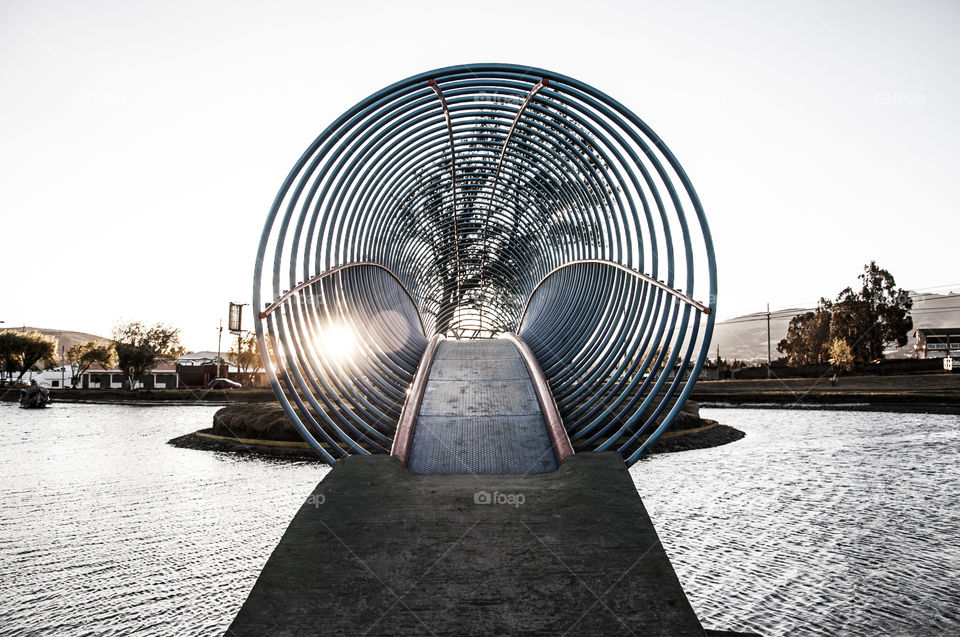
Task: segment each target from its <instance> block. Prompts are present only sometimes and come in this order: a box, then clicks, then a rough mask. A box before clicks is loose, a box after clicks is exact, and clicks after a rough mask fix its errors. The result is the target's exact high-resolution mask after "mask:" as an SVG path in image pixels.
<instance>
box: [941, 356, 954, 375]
mask: <svg viewBox="0 0 960 637" xmlns="http://www.w3.org/2000/svg"><path fill="white" fill-rule="evenodd" d="M943 369H945V370H946V371H948V372H952V371H953V359H952V358H950V357H949V356H948V357H947V358H945V359H943Z"/></svg>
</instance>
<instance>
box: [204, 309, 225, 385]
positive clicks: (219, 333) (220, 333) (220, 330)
mask: <svg viewBox="0 0 960 637" xmlns="http://www.w3.org/2000/svg"><path fill="white" fill-rule="evenodd" d="M222 342H223V319H220V327H219V328H218V329H217V373H216V374H214V378H220V344H221V343H222ZM204 383H206V381H204Z"/></svg>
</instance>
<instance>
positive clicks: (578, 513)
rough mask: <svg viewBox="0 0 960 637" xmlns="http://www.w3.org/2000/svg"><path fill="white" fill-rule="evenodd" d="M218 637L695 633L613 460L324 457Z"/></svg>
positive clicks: (698, 631) (595, 456)
mask: <svg viewBox="0 0 960 637" xmlns="http://www.w3.org/2000/svg"><path fill="white" fill-rule="evenodd" d="M227 634H229V635H238V636H241V635H251V636H253V635H256V636H260V635H289V636H292V635H315V634H325V635H327V634H331V635H339V634H350V635H361V634H363V635H484V636H486V635H491V634H493V635H560V634H571V635H584V634H590V635H619V634H638V635H652V636H658V635H663V636H667V635H669V636H675V637H683V636H685V635H697V636H702V635H703V634H704V632H703V629H702V628H701V626H700V623H699V621H698V620H697V618H696V616H695V615H694V613H693V610H692V608H691V607H690V604H689V602H688V601H687V598H686V596H685V595H684V592H683V590H682V588H681V586H680V583H679V582H678V580H677V577H676V575H675V574H674V572H673V568H672V567H671V565H670V562H669V559H668V558H667V555H666V553H665V552H664V550H663V548H662V546H661V545H660V540H659V538H658V537H657V533H656V530H655V529H654V528H653V524H652V523H651V522H650V519H649V517H648V516H647V513H646V511H645V509H644V507H643V503H642V502H641V500H640V497H639V496H638V495H637V492H636V490H635V489H634V486H633V481H632V480H631V478H630V475H629V473H628V472H627V470H626V467H625V466H624V464H623V460H622V459H621V458H620V456H619V455H617V454H616V453H613V452H606V453H588V454H581V455H576V456H573V457H571V458H569V459H567V461H565V462H564V463H563V464H562V465H561V466H560V467H559V469H558V470H557V471H555V472H553V473H543V474H536V475H516V476H492V475H483V476H476V475H458V476H447V475H445V476H432V475H414V474H411V473H409V472H408V471H407V470H406V469H405V468H404V467H403V465H402V464H401V463H400V462H399V461H398V460H396V459H395V458H392V457H389V456H353V457H350V458H346V459H344V460H341V461H340V462H338V463H337V464H336V466H335V467H334V468H333V470H332V471H331V472H330V473H329V474H328V475H327V477H326V478H325V479H324V480H323V481H322V482H321V483H320V484H319V485H318V486H317V488H316V490H315V491H314V492H313V493H312V494H311V495H310V497H308V498H307V500H306V502H305V503H304V505H303V506H302V507H301V509H300V511H299V512H298V513H297V515H296V516H295V517H294V519H293V521H292V522H291V523H290V526H289V528H288V529H287V531H286V533H285V534H284V536H283V538H282V539H281V541H280V544H279V545H278V546H277V548H276V549H275V550H274V552H273V554H272V555H271V556H270V559H269V560H268V562H267V565H266V566H265V567H264V569H263V572H262V573H261V574H260V577H259V579H258V580H257V582H256V584H255V585H254V588H253V591H252V592H251V593H250V596H249V597H248V599H247V600H246V602H245V603H244V605H243V607H242V608H241V610H240V612H239V613H238V615H237V617H236V619H235V620H234V622H233V624H232V625H231V626H230V630H229V631H228V633H227Z"/></svg>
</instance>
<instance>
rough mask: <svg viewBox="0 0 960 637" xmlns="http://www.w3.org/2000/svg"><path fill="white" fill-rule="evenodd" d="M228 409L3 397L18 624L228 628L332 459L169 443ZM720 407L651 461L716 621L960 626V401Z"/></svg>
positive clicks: (954, 630)
mask: <svg viewBox="0 0 960 637" xmlns="http://www.w3.org/2000/svg"><path fill="white" fill-rule="evenodd" d="M216 409H217V407H207V406H164V407H130V406H117V405H81V404H62V403H61V404H55V405H54V406H53V407H51V408H50V409H48V410H45V411H44V410H38V411H32V410H21V409H18V408H16V406H15V405H14V404H12V403H0V427H2V432H3V438H2V441H3V443H2V444H0V497H2V500H0V627H2V628H0V632H3V633H4V634H14V635H28V634H37V633H45V634H49V633H55V634H56V633H59V634H71V635H73V634H104V633H115V634H129V633H133V632H136V633H137V634H144V635H169V634H204V635H207V634H220V633H222V632H223V631H224V630H225V629H226V627H227V626H228V625H229V623H230V621H231V620H232V619H233V617H234V615H235V614H236V612H237V610H238V609H239V607H240V604H242V602H243V600H244V598H245V596H246V595H247V593H248V592H249V591H250V588H251V587H252V586H253V583H254V581H255V580H256V577H257V575H258V573H259V571H260V569H261V568H262V566H263V564H264V563H265V562H266V559H267V557H268V556H269V555H270V552H271V551H272V550H273V548H274V546H276V543H277V542H278V541H279V539H280V536H281V535H282V534H283V531H284V530H285V529H286V526H287V524H288V523H289V522H290V520H291V518H292V517H293V515H294V513H295V512H296V510H297V508H298V507H299V506H300V504H301V503H302V501H303V499H304V497H305V496H307V495H308V494H309V493H310V492H311V490H312V488H313V487H314V485H315V484H316V483H317V482H318V481H319V480H320V479H321V477H322V476H323V474H324V472H325V471H326V468H325V467H323V466H322V465H316V464H306V463H278V462H270V461H264V460H251V459H245V458H237V457H234V456H230V455H228V454H213V453H208V452H200V451H192V450H186V449H175V448H172V447H170V446H168V445H166V444H164V443H165V442H166V441H167V440H168V439H170V438H173V437H175V436H177V435H180V434H183V433H185V432H187V431H192V430H194V429H198V428H200V427H202V426H206V425H208V424H209V423H210V420H211V418H212V416H213V412H214V411H216ZM705 411H706V410H705ZM709 416H710V417H713V418H716V419H718V420H721V421H722V422H726V423H729V424H732V425H735V426H737V427H739V428H741V429H743V430H744V431H746V432H747V438H745V439H744V440H742V441H739V442H736V443H734V444H731V445H727V446H725V447H719V448H716V449H705V450H701V451H691V452H684V453H678V454H666V455H662V456H656V457H654V458H653V459H651V460H649V461H645V462H642V463H640V464H638V465H637V466H636V467H634V469H633V470H632V473H633V475H634V477H635V480H636V483H637V487H638V489H639V491H640V493H641V494H642V495H643V497H644V502H645V503H646V505H647V508H648V510H649V511H650V514H651V516H652V517H653V519H654V522H655V523H656V525H657V529H658V531H659V533H660V537H661V538H662V539H663V541H664V544H665V545H666V547H667V550H668V552H669V553H670V556H671V558H672V559H673V561H674V564H675V566H676V567H677V571H678V574H679V576H680V580H681V582H683V585H684V587H685V589H686V590H687V592H688V594H689V596H690V600H691V602H692V603H693V605H694V608H696V610H697V611H698V613H699V614H700V617H701V618H703V620H704V624H705V625H706V626H707V627H716V628H726V629H733V628H740V629H751V630H755V631H757V632H760V633H761V634H764V635H787V634H789V635H804V634H809V635H935V634H946V635H953V634H960V615H958V607H960V603H958V592H957V589H956V582H957V581H960V572H958V571H960V541H958V539H957V538H958V536H960V512H958V510H957V502H958V501H960V468H958V460H960V458H958V455H960V451H958V450H960V417H956V416H918V415H909V414H880V413H853V412H817V411H813V412H811V411H804V412H791V411H783V410H757V411H751V410H735V409H729V410H712V411H711V412H710V413H709Z"/></svg>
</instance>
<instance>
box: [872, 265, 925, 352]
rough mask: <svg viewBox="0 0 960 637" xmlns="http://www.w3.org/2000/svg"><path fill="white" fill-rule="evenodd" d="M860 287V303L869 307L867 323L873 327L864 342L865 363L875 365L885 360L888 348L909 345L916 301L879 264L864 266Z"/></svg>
mask: <svg viewBox="0 0 960 637" xmlns="http://www.w3.org/2000/svg"><path fill="white" fill-rule="evenodd" d="M860 283H861V288H860V300H861V301H862V302H863V303H864V304H865V305H864V306H863V308H862V311H864V312H866V314H867V316H866V318H865V319H864V321H865V322H867V321H868V322H869V323H870V325H871V326H872V329H870V330H868V331H867V332H866V338H865V339H864V340H865V341H866V343H867V345H866V348H865V352H866V354H867V356H866V357H865V358H864V359H863V360H864V361H872V360H877V359H880V358H883V350H884V348H885V347H886V346H887V345H889V344H891V343H895V344H896V345H897V347H903V346H904V345H906V344H907V335H908V334H909V333H910V330H912V329H913V319H912V318H910V316H909V314H910V310H911V309H912V308H913V299H911V298H910V295H909V294H908V293H907V292H906V291H905V290H903V289H902V288H898V287H897V284H896V281H894V280H893V275H892V274H890V273H889V272H887V271H886V270H883V269H881V268H879V267H877V264H876V262H875V261H871V262H870V264H869V265H866V266H864V268H863V274H861V275H860Z"/></svg>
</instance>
